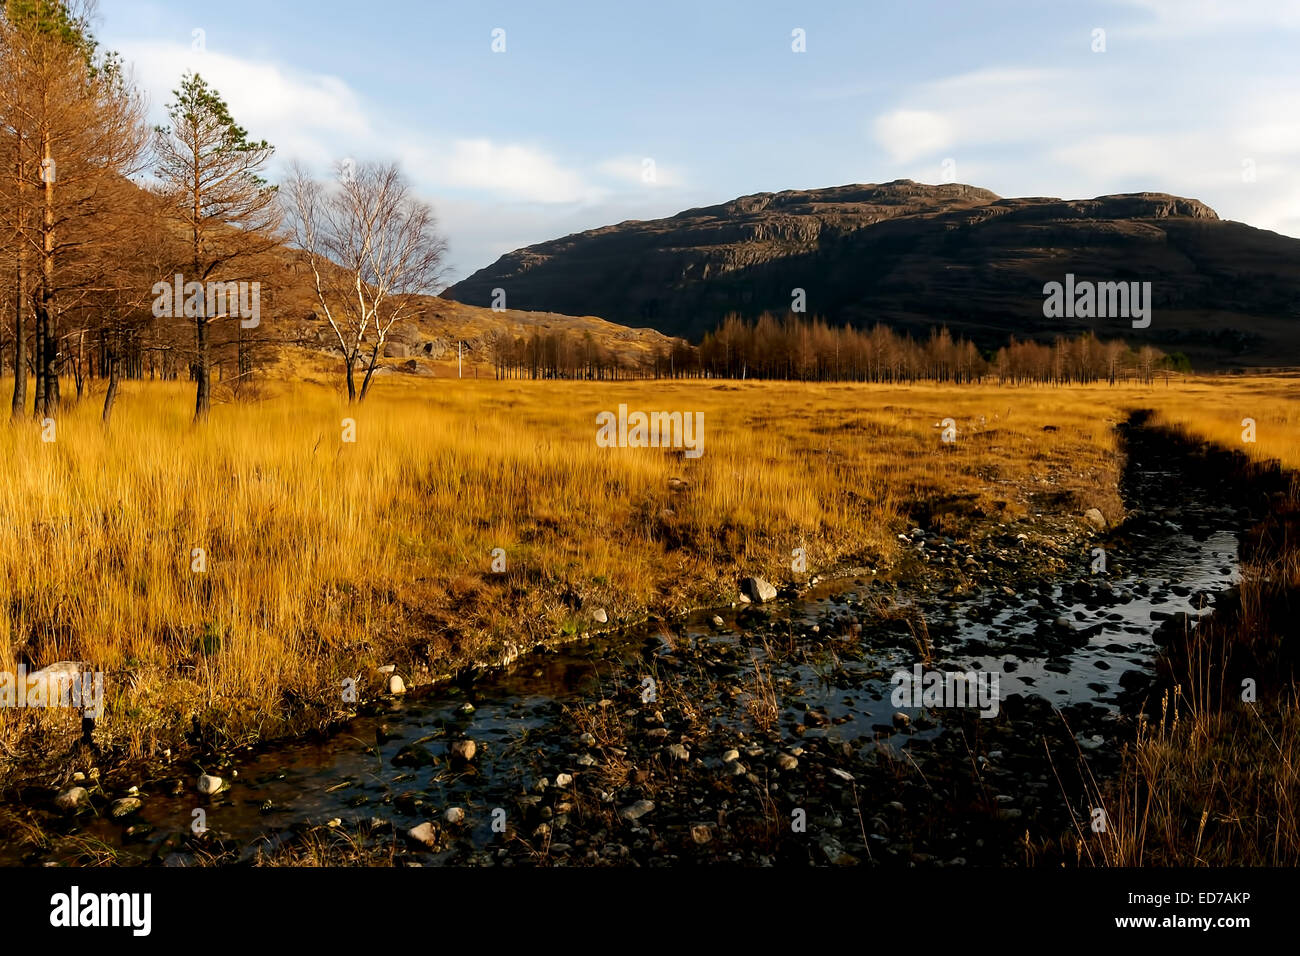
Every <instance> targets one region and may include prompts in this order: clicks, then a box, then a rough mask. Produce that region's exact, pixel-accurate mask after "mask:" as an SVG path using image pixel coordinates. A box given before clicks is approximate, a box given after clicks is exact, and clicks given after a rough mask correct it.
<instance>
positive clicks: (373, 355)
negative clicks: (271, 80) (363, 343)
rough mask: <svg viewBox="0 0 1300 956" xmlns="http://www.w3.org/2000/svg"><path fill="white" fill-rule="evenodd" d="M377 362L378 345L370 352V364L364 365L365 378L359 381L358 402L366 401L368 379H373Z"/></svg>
mask: <svg viewBox="0 0 1300 956" xmlns="http://www.w3.org/2000/svg"><path fill="white" fill-rule="evenodd" d="M378 361H379V345H378V344H377V343H376V345H375V347H374V348H373V349H371V350H370V362H369V363H368V364H367V365H366V377H365V378H364V379H362V380H361V396H360V398H359V399H358V401H362V402H364V401H365V400H366V393H368V392H369V391H370V379H371V378H373V377H374V374H375V365H376V363H378Z"/></svg>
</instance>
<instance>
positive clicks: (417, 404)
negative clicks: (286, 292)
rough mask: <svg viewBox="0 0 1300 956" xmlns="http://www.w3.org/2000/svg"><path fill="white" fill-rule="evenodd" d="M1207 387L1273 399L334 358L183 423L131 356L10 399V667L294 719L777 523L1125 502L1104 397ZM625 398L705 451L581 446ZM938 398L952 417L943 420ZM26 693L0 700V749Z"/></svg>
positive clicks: (685, 593)
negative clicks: (350, 368)
mask: <svg viewBox="0 0 1300 956" xmlns="http://www.w3.org/2000/svg"><path fill="white" fill-rule="evenodd" d="M1202 388H1205V389H1211V390H1212V394H1213V395H1216V396H1225V397H1226V396H1242V397H1243V398H1242V400H1243V401H1245V400H1246V399H1247V398H1249V399H1250V400H1252V401H1253V400H1255V399H1256V398H1258V399H1260V402H1262V401H1263V399H1262V394H1263V393H1262V392H1261V391H1260V388H1261V386H1260V385H1259V384H1258V383H1255V382H1249V381H1248V382H1244V383H1243V382H1237V381H1230V382H1216V383H1214V384H1213V385H1202V384H1201V383H1199V382H1197V383H1193V384H1192V385H1190V386H1187V387H1171V388H1165V387H1164V386H1162V385H1157V386H1155V387H1152V388H1138V387H1119V388H1114V389H1111V388H1107V387H1105V386H1091V387H1078V388H1059V389H1053V388H1004V387H997V386H987V387H985V386H977V387H962V388H951V387H948V388H944V387H938V386H927V385H917V386H892V387H890V386H866V385H814V384H785V383H737V382H725V383H723V382H710V381H691V382H666V383H665V382H637V383H601V384H592V383H580V382H495V381H490V380H485V379H479V380H477V381H475V380H462V381H457V380H454V379H452V380H445V379H438V380H433V381H430V380H427V379H424V380H420V379H407V378H404V377H400V376H389V377H386V378H384V379H382V380H381V381H380V382H379V383H378V387H377V388H376V390H375V391H374V393H373V394H372V397H371V398H370V399H369V400H368V401H367V402H366V403H365V404H364V405H361V406H357V407H352V408H349V407H348V406H347V405H346V403H345V402H343V401H341V400H340V399H339V397H338V396H337V394H336V391H335V390H334V389H333V388H330V387H325V386H317V385H311V384H297V385H292V386H283V387H278V388H277V387H268V388H266V389H264V391H265V394H264V395H263V397H262V398H261V399H260V400H259V401H258V402H256V403H249V404H235V403H231V404H226V405H222V406H219V407H217V408H215V409H214V411H213V414H212V418H211V420H210V422H209V423H208V424H207V425H205V426H203V427H198V428H196V427H195V426H193V425H192V424H191V421H190V418H191V414H192V405H193V396H192V389H191V387H190V386H188V385H185V384H178V383H167V384H163V383H142V382H127V383H124V384H123V387H122V394H121V396H120V398H119V400H118V405H117V409H116V411H115V414H114V419H113V424H112V428H111V430H109V431H105V430H104V429H103V427H102V426H101V424H100V421H99V407H98V404H99V403H98V395H93V396H90V397H88V398H87V400H86V401H84V402H82V403H81V404H80V405H78V406H74V407H71V408H68V409H65V412H64V414H63V415H62V416H61V418H60V419H59V422H58V432H57V440H56V441H55V442H53V443H44V442H42V440H41V432H40V428H39V426H37V425H36V424H34V423H29V422H20V423H18V424H14V425H0V461H3V462H4V467H3V472H2V473H0V525H2V526H3V528H4V538H3V543H2V544H0V594H3V595H4V598H3V601H0V669H10V670H12V669H14V668H16V666H17V665H18V663H19V662H20V661H30V662H31V663H33V664H35V665H43V664H47V663H50V662H52V661H56V660H61V659H75V660H83V661H88V662H90V663H91V664H92V665H93V666H95V667H96V668H101V669H104V670H105V671H107V673H108V675H109V678H108V687H107V693H108V701H107V705H108V706H107V713H106V717H105V719H104V720H103V721H102V722H101V725H100V727H99V731H100V732H101V733H102V734H104V735H105V739H106V740H107V741H108V742H110V743H113V744H116V745H119V746H123V747H125V748H126V749H127V751H128V752H129V753H130V754H133V755H144V754H149V753H152V752H154V751H156V750H157V749H158V748H160V747H164V746H170V745H172V744H173V743H174V742H175V740H176V739H177V737H178V735H179V734H180V733H181V731H182V730H183V729H184V728H185V727H187V726H188V722H189V717H190V715H191V714H195V715H198V716H200V718H201V719H203V720H204V721H205V722H212V723H215V724H217V725H218V726H220V727H221V728H222V729H223V730H224V731H225V732H226V733H227V734H228V735H230V736H231V737H233V738H235V739H241V738H244V739H247V738H251V737H254V736H259V735H260V736H273V735H276V734H281V733H287V732H291V731H294V730H299V729H302V728H303V722H304V721H317V722H319V721H322V720H326V719H328V718H329V717H330V716H331V715H335V714H341V713H344V712H346V710H347V709H348V708H347V705H345V704H344V703H343V702H342V700H341V697H342V695H341V686H342V681H343V679H344V678H345V677H347V676H354V675H357V674H359V673H365V672H366V670H367V669H368V668H370V667H372V666H375V665H378V664H383V663H387V662H390V661H397V662H398V663H399V667H401V668H402V670H403V671H404V672H405V673H407V674H412V675H414V676H416V677H417V678H418V677H419V676H420V674H419V669H420V667H421V666H422V665H424V666H427V668H428V673H429V676H436V675H437V674H443V673H448V672H450V671H452V670H454V669H455V668H456V667H459V666H463V665H465V664H467V663H471V662H476V661H482V660H491V659H493V658H494V657H496V656H499V652H500V650H501V648H502V647H504V646H505V645H506V644H507V643H512V642H513V643H517V644H520V645H524V646H527V645H530V644H533V643H536V642H539V641H544V640H550V639H553V638H555V637H556V636H557V635H561V634H564V633H575V632H581V631H583V630H588V629H595V628H594V626H593V624H592V622H591V617H590V613H591V609H593V608H595V607H598V606H599V607H605V608H607V609H608V612H609V615H610V619H611V622H613V623H615V624H617V623H621V622H627V621H631V620H635V619H637V618H638V617H640V616H642V615H644V614H645V613H646V612H647V611H650V610H653V611H656V612H659V613H663V612H666V611H673V610H677V609H681V608H684V607H687V606H693V605H700V604H705V603H714V602H717V601H719V600H723V601H729V600H732V599H733V597H734V594H735V585H736V578H737V576H738V575H740V574H749V573H763V574H766V575H767V576H769V577H770V578H772V579H774V580H789V579H791V578H792V577H793V575H792V573H791V572H790V561H791V552H792V550H793V549H794V548H798V547H803V548H805V549H806V550H807V562H808V570H809V571H810V572H813V571H818V570H824V569H827V568H830V567H833V566H835V565H837V564H840V563H842V562H844V561H846V560H850V559H856V560H868V561H887V560H888V558H889V556H890V555H891V553H892V551H893V548H894V547H895V538H894V535H895V534H896V533H897V532H898V531H900V530H904V529H905V528H906V527H907V525H908V524H909V523H912V522H916V521H918V520H921V519H922V518H927V517H928V519H929V524H928V526H929V527H938V528H941V529H952V530H953V531H960V529H961V527H962V525H963V523H965V522H969V521H971V520H978V519H979V516H980V515H984V516H987V518H988V520H1010V519H1014V518H1017V517H1021V516H1024V515H1034V514H1038V513H1044V514H1075V515H1077V514H1079V513H1080V512H1081V511H1082V510H1084V509H1086V508H1089V507H1094V506H1096V507H1100V508H1102V510H1103V511H1104V512H1106V513H1107V514H1108V515H1111V516H1113V515H1116V514H1117V513H1118V512H1119V510H1120V502H1119V498H1118V495H1117V491H1116V483H1117V479H1118V476H1119V473H1120V467H1121V463H1120V462H1119V460H1118V456H1117V454H1116V439H1115V435H1114V432H1113V425H1114V424H1115V423H1116V422H1117V421H1119V420H1122V418H1123V417H1124V416H1125V415H1126V414H1127V409H1129V408H1133V407H1142V406H1147V405H1152V404H1158V405H1161V407H1165V406H1167V407H1169V408H1170V409H1172V410H1173V411H1172V412H1171V414H1181V412H1180V411H1179V410H1180V409H1185V408H1195V407H1197V405H1198V404H1203V403H1202V402H1201V399H1200V398H1199V393H1198V392H1195V391H1194V390H1196V389H1202ZM619 403H627V404H628V405H629V406H630V407H631V408H632V409H643V410H647V411H649V410H667V411H672V410H681V411H702V412H704V416H705V432H704V455H703V457H701V458H699V459H696V460H689V459H685V458H683V457H682V455H681V453H680V452H676V451H671V450H667V449H605V448H599V447H597V446H596V444H595V441H594V436H595V430H596V429H595V416H596V414H597V413H598V412H600V411H604V410H613V409H615V408H616V407H617V405H618V404H619ZM1225 407H1226V406H1225ZM1251 407H1254V406H1251ZM1232 414H1233V415H1235V414H1236V412H1235V411H1233V412H1232ZM1269 414H1270V413H1269V412H1268V411H1267V410H1266V409H1265V408H1263V407H1261V408H1260V409H1259V412H1258V414H1257V416H1256V417H1259V418H1260V420H1261V421H1268V422H1270V424H1272V422H1273V419H1269V418H1267V416H1268V415H1269ZM1288 414H1290V415H1291V416H1292V417H1290V418H1287V419H1286V422H1287V423H1288V424H1289V426H1290V427H1291V428H1292V430H1293V431H1294V425H1295V423H1296V421H1297V418H1296V417H1294V414H1295V413H1294V411H1292V412H1290V413H1288ZM947 417H951V418H953V419H955V421H956V423H957V427H958V440H957V441H956V442H955V443H953V444H944V443H942V442H941V441H940V440H939V429H938V428H936V427H935V425H936V423H938V422H939V421H940V420H941V419H943V418H947ZM345 418H352V419H355V423H356V441H355V442H353V443H349V442H345V441H343V440H342V438H343V428H344V426H343V420H344V419H345ZM1044 426H1052V427H1053V428H1055V429H1056V430H1054V431H1044ZM1266 433H1267V432H1266V430H1265V429H1261V436H1264V435H1265V434H1266ZM1263 441H1264V438H1263V437H1261V447H1263ZM671 478H679V479H684V481H685V482H686V484H685V485H681V484H680V483H671V484H670V481H669V479H671ZM196 548H202V549H203V550H204V552H205V556H206V571H204V572H202V573H196V572H194V571H192V570H191V567H192V562H193V560H194V559H193V557H192V555H193V551H194V549H196ZM495 548H502V549H504V551H505V553H506V560H507V571H506V573H504V574H496V573H493V572H492V570H491V561H492V557H491V552H492V550H493V549H495ZM303 704H306V705H309V706H307V707H306V708H304V707H303V706H302V705H303ZM36 723H37V722H36V721H35V718H33V717H32V715H30V714H23V713H19V712H14V711H10V710H5V711H0V752H8V753H9V755H11V756H12V754H13V753H15V752H16V751H17V750H18V749H20V748H21V747H22V745H23V743H24V741H26V742H28V743H30V741H31V739H32V738H31V736H30V735H32V734H33V733H34V727H35V725H36Z"/></svg>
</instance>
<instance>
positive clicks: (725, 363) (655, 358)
mask: <svg viewBox="0 0 1300 956" xmlns="http://www.w3.org/2000/svg"><path fill="white" fill-rule="evenodd" d="M490 347H491V354H492V361H493V364H494V365H495V367H496V374H497V377H498V378H560V379H564V378H576V379H628V378H729V379H747V378H758V379H782V380H787V381H814V382H884V383H887V382H917V381H931V382H940V383H951V384H967V383H972V382H985V381H990V380H996V381H999V382H1002V383H1005V384H1013V385H1019V384H1030V383H1036V384H1055V385H1066V384H1078V383H1090V382H1101V381H1105V382H1108V383H1110V384H1112V385H1114V384H1117V383H1119V382H1121V381H1140V382H1145V383H1148V384H1149V383H1150V382H1151V381H1152V380H1153V379H1154V377H1155V374H1156V372H1157V371H1160V370H1172V369H1175V368H1178V369H1179V370H1187V369H1186V368H1184V367H1183V366H1181V365H1178V364H1176V363H1175V361H1174V360H1171V359H1170V358H1168V357H1166V356H1165V355H1164V354H1163V353H1162V352H1160V351H1159V350H1158V349H1155V348H1154V347H1152V346H1149V345H1141V346H1138V347H1137V348H1133V347H1130V346H1129V345H1128V344H1126V343H1125V342H1123V341H1119V340H1113V341H1106V342H1103V341H1101V340H1099V339H1097V337H1096V336H1094V335H1093V334H1091V333H1084V334H1082V335H1078V336H1075V337H1066V336H1058V337H1057V338H1056V340H1055V341H1054V342H1053V343H1051V344H1046V343H1040V342H1020V341H1017V340H1016V339H1015V338H1012V339H1011V340H1010V341H1009V342H1008V344H1007V345H1005V346H1003V347H1001V348H999V349H998V350H997V351H996V352H994V353H993V354H992V355H985V354H984V353H982V352H981V351H980V350H979V349H978V348H977V347H976V346H975V345H974V343H972V342H970V341H968V340H965V339H961V338H954V337H953V336H952V334H951V333H950V332H949V331H948V330H947V329H946V328H938V329H934V330H932V331H931V332H930V333H929V335H928V337H927V338H925V339H921V340H916V339H913V338H912V337H911V336H909V335H906V334H903V333H899V332H896V331H894V330H893V329H891V328H889V327H888V326H885V325H880V324H878V325H876V326H875V327H874V328H871V329H859V328H854V327H852V326H848V325H844V326H839V327H835V326H832V325H829V324H827V323H826V322H825V321H823V320H821V319H818V318H805V317H803V316H801V315H794V314H791V315H788V316H786V317H784V318H777V317H776V316H773V315H771V314H770V313H765V314H764V315H762V316H760V317H759V318H758V319H756V320H748V319H745V318H742V317H741V316H738V315H729V316H727V317H726V318H725V319H724V320H723V321H722V322H721V323H720V324H719V326H718V327H717V328H716V329H715V330H714V331H712V332H709V333H706V334H705V335H704V338H703V339H702V341H701V342H700V343H699V344H698V345H691V344H689V343H687V342H684V341H682V340H680V339H677V340H673V341H672V342H671V344H667V343H665V344H663V345H661V346H659V347H658V348H656V349H652V350H650V351H648V352H643V353H639V354H636V353H619V352H618V351H616V350H614V349H611V348H608V347H605V346H602V345H601V344H600V343H598V342H597V341H595V340H594V338H593V336H592V335H591V334H590V333H586V334H583V335H576V334H573V333H571V332H568V331H565V330H548V331H545V332H543V331H540V330H534V331H533V332H532V333H531V335H527V336H523V335H519V336H515V335H511V334H510V333H508V332H501V333H498V334H497V335H496V336H495V337H494V338H493V339H492V340H491V342H490Z"/></svg>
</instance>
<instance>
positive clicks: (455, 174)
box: [427, 139, 603, 203]
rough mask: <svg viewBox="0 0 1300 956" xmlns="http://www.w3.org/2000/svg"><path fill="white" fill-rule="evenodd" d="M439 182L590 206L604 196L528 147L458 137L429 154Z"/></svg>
mask: <svg viewBox="0 0 1300 956" xmlns="http://www.w3.org/2000/svg"><path fill="white" fill-rule="evenodd" d="M431 159H432V162H433V167H432V168H431V169H429V170H428V171H427V172H428V174H429V175H430V176H431V178H432V179H434V180H435V181H437V182H441V183H444V184H446V185H450V186H457V187H461V188H468V189H478V190H483V191H484V192H487V193H490V194H494V195H498V196H502V197H504V198H508V199H521V200H524V201H526V202H543V203H572V202H592V201H594V200H596V199H599V198H600V196H601V195H602V194H603V192H602V191H601V190H599V189H596V188H594V187H592V186H590V185H588V184H587V183H586V182H585V181H584V179H583V177H582V176H581V175H580V174H579V173H577V172H576V171H574V170H572V169H566V168H565V167H563V166H562V165H560V163H558V162H557V161H556V160H555V159H553V158H552V157H551V156H550V155H548V154H547V153H545V152H544V151H542V150H541V149H538V148H536V147H532V146H521V145H516V144H513V143H494V142H492V140H490V139H460V140H456V141H454V142H453V143H451V145H450V147H449V148H446V149H442V150H438V151H436V152H435V153H434V154H433V155H432V156H431Z"/></svg>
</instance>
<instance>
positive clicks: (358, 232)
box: [284, 163, 447, 402]
mask: <svg viewBox="0 0 1300 956" xmlns="http://www.w3.org/2000/svg"><path fill="white" fill-rule="evenodd" d="M284 211H285V215H286V220H287V222H288V225H289V237H290V241H291V242H292V243H293V244H294V245H296V246H297V247H298V248H300V249H301V250H302V251H303V253H304V254H305V256H306V259H307V263H308V265H309V267H310V269H311V274H312V279H313V282H314V285H315V290H316V299H317V301H318V302H319V303H320V306H321V309H322V311H323V312H324V313H325V318H326V320H327V321H328V322H329V324H330V328H332V329H333V330H334V334H335V336H336V337H337V338H338V343H339V349H340V351H341V352H342V354H343V362H344V370H345V375H346V378H347V386H348V401H350V402H352V401H364V400H365V397H366V393H367V392H368V391H369V390H370V382H371V379H372V377H373V376H374V374H375V367H376V366H377V364H378V362H379V358H380V356H381V355H382V354H383V349H384V344H385V342H387V340H388V334H389V332H390V331H391V330H392V328H393V326H394V325H395V324H396V323H397V322H398V321H399V320H400V319H402V318H403V317H404V316H406V315H407V314H409V312H410V311H411V310H412V308H413V307H414V306H415V305H416V304H417V303H416V298H415V297H416V296H419V295H422V294H429V293H432V292H433V291H434V289H435V287H436V286H437V284H438V281H439V279H440V276H441V269H442V263H443V259H444V257H445V255H446V251H447V244H446V241H445V240H444V239H443V238H442V236H441V235H440V234H439V233H438V223H437V219H436V218H435V217H434V214H433V209H432V208H431V207H430V206H429V205H428V204H427V203H425V202H422V201H420V200H419V199H417V198H415V196H413V195H412V193H411V189H410V186H409V185H408V183H407V182H406V179H405V177H404V176H403V175H402V173H401V171H400V170H399V168H398V166H397V164H396V163H388V164H379V163H361V164H359V165H357V166H356V167H355V169H354V168H353V166H352V164H346V165H345V164H340V165H339V166H338V167H337V168H336V169H335V178H334V182H333V183H331V184H328V185H326V184H324V183H322V182H320V181H318V180H316V179H313V178H312V177H311V176H310V175H309V174H308V173H307V172H306V170H305V169H304V168H303V167H302V166H300V165H298V164H296V163H295V164H294V165H293V167H292V170H291V172H290V178H289V182H288V184H287V186H286V188H285V196H284ZM361 362H364V365H365V370H366V371H365V378H364V379H363V380H362V383H361V389H360V392H359V393H358V390H357V386H356V375H355V373H356V368H357V365H358V363H361Z"/></svg>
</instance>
